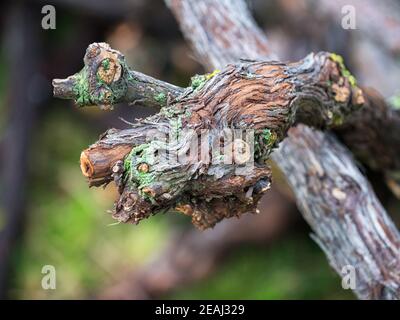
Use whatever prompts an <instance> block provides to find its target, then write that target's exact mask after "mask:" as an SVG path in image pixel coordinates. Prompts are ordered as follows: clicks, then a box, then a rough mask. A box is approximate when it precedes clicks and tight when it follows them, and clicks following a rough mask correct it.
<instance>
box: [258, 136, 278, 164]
mask: <svg viewBox="0 0 400 320" xmlns="http://www.w3.org/2000/svg"><path fill="white" fill-rule="evenodd" d="M277 141H278V136H277V134H276V133H275V132H274V131H271V130H270V129H263V130H262V131H261V132H259V133H256V134H255V139H254V158H255V159H264V158H266V157H267V156H268V155H269V154H270V152H271V151H272V149H273V148H274V147H275V146H276V144H277Z"/></svg>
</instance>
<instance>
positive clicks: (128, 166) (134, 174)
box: [124, 142, 155, 191]
mask: <svg viewBox="0 0 400 320" xmlns="http://www.w3.org/2000/svg"><path fill="white" fill-rule="evenodd" d="M154 155H155V149H154V148H153V146H152V143H151V142H150V143H145V144H141V145H139V146H136V147H134V148H133V149H132V150H131V152H130V153H129V154H128V155H127V156H126V158H125V160H124V170H125V176H124V180H125V182H126V183H128V184H134V185H135V186H136V187H137V188H138V190H139V191H140V190H142V189H143V188H144V187H147V186H149V185H151V184H152V183H153V182H154V179H155V177H154V173H152V172H151V171H147V172H144V171H140V170H138V165H139V164H141V163H146V164H149V165H150V164H152V163H154Z"/></svg>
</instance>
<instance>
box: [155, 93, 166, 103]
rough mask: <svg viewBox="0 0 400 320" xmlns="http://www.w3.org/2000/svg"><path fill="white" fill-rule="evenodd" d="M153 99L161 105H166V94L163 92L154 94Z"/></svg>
mask: <svg viewBox="0 0 400 320" xmlns="http://www.w3.org/2000/svg"><path fill="white" fill-rule="evenodd" d="M154 100H156V101H157V102H158V103H159V104H160V105H161V106H165V105H167V95H166V94H165V93H164V92H160V93H158V94H156V95H155V96H154Z"/></svg>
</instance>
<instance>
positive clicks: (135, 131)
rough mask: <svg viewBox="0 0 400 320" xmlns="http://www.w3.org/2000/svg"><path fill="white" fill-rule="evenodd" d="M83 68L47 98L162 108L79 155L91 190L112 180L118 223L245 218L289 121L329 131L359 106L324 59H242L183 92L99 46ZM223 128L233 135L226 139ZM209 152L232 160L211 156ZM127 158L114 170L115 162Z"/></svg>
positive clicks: (332, 60) (201, 223) (334, 63)
mask: <svg viewBox="0 0 400 320" xmlns="http://www.w3.org/2000/svg"><path fill="white" fill-rule="evenodd" d="M84 61H85V67H84V68H83V70H82V71H81V72H79V73H78V74H76V75H74V76H71V77H69V78H68V79H66V80H55V81H54V91H55V95H56V96H60V97H65V98H74V99H75V100H76V101H77V103H79V104H81V105H86V104H93V103H96V104H112V103H114V102H115V101H116V99H124V98H127V99H129V101H131V102H135V101H137V97H139V99H140V101H141V103H142V104H145V105H151V106H152V105H154V104H157V103H158V104H159V105H160V106H162V109H161V111H160V113H159V114H157V115H155V116H152V117H150V118H147V119H144V120H141V121H139V122H138V123H137V124H135V125H133V128H132V129H129V130H122V131H115V130H112V131H109V132H108V133H106V134H105V135H104V136H103V138H102V139H101V140H100V142H99V143H97V144H95V145H94V146H91V147H90V148H89V149H87V150H85V151H84V152H83V153H82V155H81V168H82V171H83V173H84V175H85V176H87V177H88V178H89V180H90V184H91V185H101V184H103V183H107V182H109V181H111V179H112V178H113V179H114V180H115V181H116V182H117V184H118V185H119V187H120V192H121V198H120V200H119V201H118V203H117V205H116V210H115V213H114V217H115V218H117V219H118V220H119V221H123V222H127V221H130V222H133V223H138V222H139V221H140V220H142V219H144V218H147V217H149V216H150V215H151V214H153V213H155V212H156V211H158V210H165V209H168V208H170V207H171V206H174V207H175V209H176V210H178V211H180V212H182V213H184V214H187V215H189V216H191V217H192V222H193V223H194V224H195V225H196V226H197V227H199V228H201V229H205V228H208V227H212V226H214V225H215V223H217V222H218V221H220V220H221V219H223V218H226V217H231V216H235V215H240V214H241V213H243V212H249V211H253V212H254V211H255V210H256V205H257V202H258V199H259V198H260V196H261V195H262V193H263V192H264V191H266V190H267V189H268V187H269V184H270V180H271V179H270V170H269V168H268V167H267V166H266V165H265V161H266V160H267V159H268V156H269V154H270V152H271V151H272V149H273V148H274V147H276V146H277V145H278V143H279V142H280V141H281V140H282V139H284V138H285V136H286V133H287V130H288V129H289V128H290V127H291V126H292V125H293V124H295V123H296V122H303V123H306V124H309V125H312V126H315V127H323V128H326V127H332V126H335V125H337V124H341V123H342V122H343V121H344V119H345V118H346V116H347V115H348V114H350V113H351V112H353V111H354V110H357V109H359V108H360V107H361V106H362V104H363V103H364V98H363V94H362V91H361V90H360V89H359V88H358V87H357V86H356V85H355V84H354V81H352V78H351V76H349V75H347V73H346V70H345V68H344V66H343V64H342V62H341V61H340V59H339V60H338V57H337V56H336V55H333V54H329V53H325V52H321V53H318V54H310V55H309V56H307V57H306V58H305V59H303V60H301V61H299V62H295V63H280V62H262V61H250V60H242V61H241V62H239V63H237V64H232V65H228V66H227V67H225V68H224V69H222V70H216V71H214V72H213V73H212V74H207V75H203V76H196V77H194V78H193V79H192V83H191V87H188V88H186V89H181V88H177V87H174V86H172V85H169V84H166V83H163V82H160V81H158V80H153V79H151V78H150V77H146V76H144V75H142V76H140V77H138V76H135V77H133V76H132V75H133V74H135V72H134V71H131V70H129V69H128V67H127V66H126V64H125V61H124V58H123V56H122V55H121V54H120V53H119V52H117V51H115V50H112V49H110V48H109V46H108V45H106V44H92V45H90V46H89V48H88V50H87V52H86V55H85V58H84ZM105 61H106V64H105ZM142 79H146V80H142ZM160 88H162V89H160ZM168 90H170V91H168ZM137 91H138V92H139V93H136V92H137ZM160 94H161V95H162V97H164V99H160ZM116 97H117V98H116ZM167 97H168V98H167ZM228 129H229V130H228ZM232 129H233V130H237V131H238V132H237V133H238V134H236V136H233V137H232V136H229V135H234V134H235V133H232V132H231V131H230V130H232ZM205 130H208V132H207V136H206V138H205V137H204V136H201V134H203V133H204V131H205ZM240 130H247V132H242V131H240ZM245 134H246V135H245ZM149 138H150V139H149ZM221 139H222V140H223V141H221ZM244 139H245V140H246V141H244ZM167 140H168V141H167ZM199 143H200V145H201V148H200V150H197V147H198V144H199ZM106 145H108V146H107V147H106ZM216 145H218V148H219V147H220V148H222V149H224V150H225V151H226V150H227V149H231V150H229V151H232V152H233V154H230V153H229V152H228V153H227V152H225V153H224V154H222V153H221V154H220V153H219V152H218V153H217V154H214V151H215V150H213V147H215V146H216ZM194 146H195V147H196V150H193V149H194V148H193V147H194ZM132 148H133V149H132ZM130 149H132V150H130ZM192 151H193V154H192V153H191V152H192ZM203 151H205V152H203ZM128 152H130V153H129V155H127V156H126V157H125V160H124V163H123V162H122V161H121V160H120V159H122V158H119V155H120V154H124V155H126V154H128ZM188 153H189V154H188ZM156 154H157V155H156ZM161 154H162V155H164V156H165V157H163V156H161ZM186 155H187V157H188V159H187V161H182V159H181V158H182V156H186ZM219 156H223V157H224V158H223V159H222V160H219V159H217V157H219ZM229 156H230V157H231V158H232V160H233V161H232V162H231V161H229V160H230V159H226V157H229ZM206 158H207V159H206ZM172 159H177V160H178V161H171V160H172ZM253 161H255V163H253Z"/></svg>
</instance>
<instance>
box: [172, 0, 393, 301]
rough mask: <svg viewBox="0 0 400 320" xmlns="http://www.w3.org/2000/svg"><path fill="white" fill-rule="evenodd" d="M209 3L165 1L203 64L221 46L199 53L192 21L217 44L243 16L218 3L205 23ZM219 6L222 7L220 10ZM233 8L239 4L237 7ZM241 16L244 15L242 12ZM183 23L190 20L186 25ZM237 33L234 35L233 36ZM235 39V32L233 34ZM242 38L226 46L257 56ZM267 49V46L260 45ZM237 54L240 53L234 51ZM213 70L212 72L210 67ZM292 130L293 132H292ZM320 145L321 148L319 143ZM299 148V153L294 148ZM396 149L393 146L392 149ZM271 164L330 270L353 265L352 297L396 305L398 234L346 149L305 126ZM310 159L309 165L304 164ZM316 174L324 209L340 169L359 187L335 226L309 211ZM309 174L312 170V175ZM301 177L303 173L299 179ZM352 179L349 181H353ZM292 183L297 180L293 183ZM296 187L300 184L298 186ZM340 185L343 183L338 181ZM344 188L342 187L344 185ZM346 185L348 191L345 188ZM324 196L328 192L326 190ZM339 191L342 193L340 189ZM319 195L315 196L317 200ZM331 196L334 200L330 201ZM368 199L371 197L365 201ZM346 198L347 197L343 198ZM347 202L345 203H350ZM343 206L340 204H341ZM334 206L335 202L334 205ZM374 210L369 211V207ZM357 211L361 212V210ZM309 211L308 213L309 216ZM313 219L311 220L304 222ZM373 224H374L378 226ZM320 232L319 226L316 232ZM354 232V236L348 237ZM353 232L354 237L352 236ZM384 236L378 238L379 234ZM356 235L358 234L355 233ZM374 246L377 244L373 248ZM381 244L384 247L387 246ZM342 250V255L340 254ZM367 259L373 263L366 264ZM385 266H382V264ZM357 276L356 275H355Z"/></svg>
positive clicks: (328, 213) (325, 214)
mask: <svg viewBox="0 0 400 320" xmlns="http://www.w3.org/2000/svg"><path fill="white" fill-rule="evenodd" d="M211 2H212V1H208V0H204V1H190V0H188V1H182V0H170V1H167V4H169V6H170V8H171V9H172V11H173V12H174V14H175V16H176V17H177V19H178V21H180V23H181V26H182V31H183V32H184V34H185V36H186V37H187V38H189V39H191V43H192V45H193V47H194V49H195V50H196V51H197V52H198V53H199V54H202V53H203V57H202V58H203V60H204V61H214V60H213V58H212V57H209V56H210V55H212V53H213V52H214V51H215V50H217V51H222V52H223V51H224V50H225V47H224V45H220V46H219V47H217V48H214V50H211V48H210V47H214V46H215V40H213V41H209V42H206V43H202V47H203V48H202V49H199V47H198V45H197V39H196V36H195V34H194V33H193V32H190V30H191V28H190V27H188V26H187V24H190V23H191V22H192V21H193V20H194V19H195V20H194V21H203V23H199V25H198V27H200V28H202V29H203V30H204V31H203V32H204V33H206V34H207V35H208V38H210V39H214V38H218V37H219V36H220V34H219V33H218V32H214V30H215V29H216V28H218V25H220V26H223V25H225V22H224V21H225V19H226V18H225V17H226V15H225V12H226V11H228V9H227V7H229V12H230V14H232V13H231V12H232V11H233V12H240V10H243V5H244V2H243V1H234V2H233V1H232V2H230V1H221V2H219V3H221V6H216V7H214V8H213V11H214V16H216V17H218V18H216V19H213V22H208V24H205V23H204V20H206V17H208V13H209V11H208V10H207V7H208V6H209V5H210V3H211ZM222 3H223V5H222ZM238 3H241V4H240V5H239V6H238ZM244 10H246V9H244ZM243 16H244V17H245V19H246V20H247V21H246V24H247V25H251V26H252V27H251V28H252V29H254V30H256V31H257V32H258V28H257V27H256V26H255V24H254V22H253V20H252V19H251V17H250V16H249V15H243ZM186 17H191V18H190V19H186ZM210 24H211V25H213V26H214V27H213V28H209V27H207V25H210ZM240 24H241V23H238V24H235V23H233V25H231V26H230V30H231V33H233V34H235V31H237V30H241V29H242V28H241V27H240ZM235 29H236V30H235ZM237 32H239V33H240V31H237ZM246 40H247V38H244V39H242V41H240V42H236V38H235V37H232V38H230V39H229V41H228V42H229V43H230V45H236V46H237V47H238V48H243V47H246V48H250V50H252V49H253V50H254V51H255V52H259V51H258V50H257V48H254V44H253V42H252V41H246ZM265 43H266V41H265ZM238 50H239V49H238ZM234 52H238V54H236V55H235V54H233V55H232V56H229V57H228V60H222V59H221V61H217V64H219V63H220V64H226V63H229V62H231V61H236V60H237V59H238V58H240V57H243V55H242V53H241V52H240V51H235V50H234ZM266 54H270V52H269V51H266V52H262V50H261V52H260V56H264V55H266ZM213 67H217V66H215V65H213ZM292 130H294V129H292ZM322 141H323V142H324V143H321V142H322ZM299 146H301V147H299ZM312 146H314V147H315V146H318V149H311V147H312ZM394 147H396V145H394ZM331 150H336V152H337V154H336V155H332V154H331ZM306 154H307V157H308V158H302V159H303V160H304V161H301V166H303V175H302V176H299V177H297V174H293V173H296V171H297V158H298V157H299V156H301V155H306ZM325 156H328V157H330V159H331V160H333V159H335V157H336V159H339V158H340V159H341V161H343V162H344V163H345V164H346V166H343V165H342V166H340V163H336V162H332V161H330V162H331V163H332V164H333V165H334V166H333V167H330V166H326V165H324V161H325ZM272 157H273V159H274V160H275V161H276V163H277V164H278V165H279V167H280V168H281V169H282V170H283V172H284V174H285V175H286V177H288V179H290V180H289V181H290V183H291V184H292V185H293V186H295V187H294V188H293V191H294V193H295V196H296V199H297V200H298V202H299V203H300V204H301V206H300V209H302V214H303V216H304V217H305V218H306V220H307V222H308V223H309V224H310V225H311V227H312V228H313V229H314V230H318V231H316V232H317V237H320V238H316V239H320V241H319V243H320V244H321V245H322V248H323V249H324V251H325V253H326V255H327V256H328V258H329V260H330V262H331V264H332V265H333V266H334V267H335V269H336V271H338V272H340V271H341V268H340V267H342V266H343V264H344V263H347V262H350V263H351V262H353V263H355V264H353V266H354V267H356V270H357V275H359V279H358V280H361V283H360V281H359V282H358V285H360V284H361V285H360V286H359V287H357V289H356V290H355V293H356V294H357V296H358V297H360V298H377V299H384V298H394V299H398V298H399V297H400V294H399V283H400V281H399V257H400V247H399V234H398V232H397V231H396V229H395V227H394V226H393V224H392V222H391V220H390V218H389V217H388V216H387V214H386V212H385V211H384V209H383V208H382V206H381V205H380V204H379V201H378V200H376V197H375V195H374V193H373V191H372V190H371V187H370V185H369V183H368V181H366V179H365V178H364V177H363V176H362V175H361V174H360V173H359V170H358V169H357V167H356V166H355V165H354V163H353V162H352V159H351V157H350V155H349V154H348V153H347V152H346V150H345V149H343V148H342V147H340V145H338V144H337V143H336V142H335V141H334V140H332V139H331V138H328V137H324V136H323V134H322V133H318V132H311V131H310V129H307V128H306V127H304V126H299V127H297V128H296V129H295V131H294V133H293V134H292V131H289V137H288V138H287V139H286V140H285V141H284V142H283V143H282V144H281V147H280V149H278V150H276V151H275V152H274V153H273V154H272ZM309 159H312V161H309ZM315 167H317V168H323V169H324V172H323V175H324V179H325V180H326V179H327V180H328V181H330V184H329V186H330V190H331V192H325V195H324V196H325V198H328V199H326V200H329V202H328V203H335V201H338V199H337V197H339V198H343V194H342V192H337V191H333V190H336V189H335V188H336V187H338V185H336V181H335V178H334V177H336V169H337V168H338V167H340V170H341V174H342V176H341V179H343V180H344V181H346V180H345V179H348V180H347V181H356V182H357V183H355V184H354V185H358V188H357V187H356V188H353V189H350V190H349V192H350V191H351V192H350V195H351V199H352V200H353V204H352V207H350V206H348V205H347V206H346V210H345V211H347V214H346V215H345V216H346V218H343V217H341V219H339V220H335V219H334V218H333V219H330V217H337V216H338V215H339V214H340V213H343V211H344V210H343V208H342V206H341V205H339V206H338V205H336V206H334V207H333V208H334V209H333V210H332V208H331V207H330V206H329V205H326V204H325V203H322V202H321V200H320V198H318V199H315V200H316V201H318V202H317V203H318V205H316V206H314V205H313V201H314V199H313V198H308V195H312V194H315V187H314V186H313V184H312V183H311V182H310V181H308V180H307V174H308V173H309V172H313V170H315ZM313 168H314V169H313ZM304 172H307V173H306V174H304ZM353 175H354V177H353ZM297 178H298V179H299V180H298V181H297ZM325 180H318V184H319V185H320V186H321V185H322V186H324V181H325ZM300 181H301V182H302V183H300ZM338 183H342V184H343V182H342V181H338ZM345 185H346V184H345ZM347 185H350V184H349V183H348V184H347ZM327 190H329V188H328V189H327ZM339 190H341V188H339ZM319 191H320V190H318V191H317V192H318V196H319ZM335 195H336V197H335ZM369 196H371V197H369ZM346 198H347V195H346ZM349 198H350V197H349ZM342 200H343V199H342ZM336 203H337V202H336ZM372 204H373V205H372ZM355 205H357V206H358V208H360V210H362V211H361V213H357V212H356V211H353V210H352V209H353V208H354V206H355ZM361 207H362V208H361ZM311 208H313V210H312V211H310V210H311ZM311 214H312V218H309V217H310V215H311ZM370 219H371V220H372V221H374V223H373V224H372V225H373V226H374V227H371V226H370V222H371V220H370ZM343 220H346V225H345V226H346V227H347V228H346V227H344V226H343V225H340V222H343ZM377 221H378V222H377ZM320 226H322V227H321V228H320ZM324 227H325V228H326V229H327V235H326V237H324V235H325V228H324ZM360 227H361V228H366V229H365V230H360ZM349 230H353V232H349ZM354 230H356V232H354ZM382 230H384V232H383V233H382V232H381V231H382ZM357 232H358V233H357ZM376 240H378V242H375V241H376ZM386 244H387V245H388V246H386ZM342 248H343V250H341V249H342ZM360 250H363V252H364V253H365V255H364V256H362V255H360V254H359V252H360ZM371 257H373V259H372V260H371ZM382 261H384V262H382ZM358 262H360V263H362V264H361V265H360V266H361V268H360V269H358V264H357V263H358ZM360 271H361V272H360Z"/></svg>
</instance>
